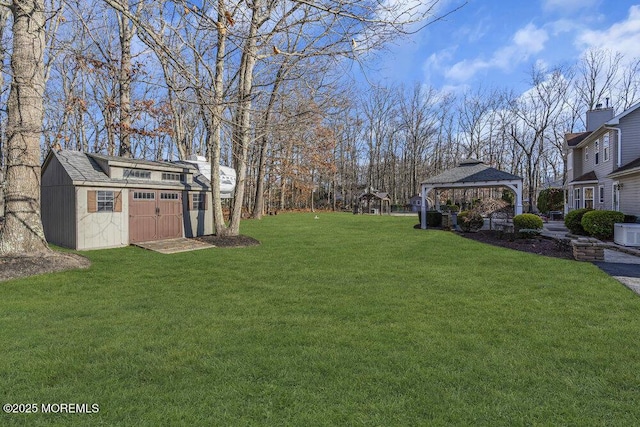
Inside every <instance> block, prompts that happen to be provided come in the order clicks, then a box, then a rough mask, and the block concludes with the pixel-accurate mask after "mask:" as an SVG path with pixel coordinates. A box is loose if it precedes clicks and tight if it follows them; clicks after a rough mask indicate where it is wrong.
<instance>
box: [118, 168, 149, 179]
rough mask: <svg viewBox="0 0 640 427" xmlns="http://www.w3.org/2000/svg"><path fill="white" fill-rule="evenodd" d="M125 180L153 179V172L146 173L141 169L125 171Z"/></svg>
mask: <svg viewBox="0 0 640 427" xmlns="http://www.w3.org/2000/svg"><path fill="white" fill-rule="evenodd" d="M124 177H125V178H138V179H151V171H145V170H140V169H125V170H124Z"/></svg>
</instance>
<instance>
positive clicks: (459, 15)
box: [368, 0, 640, 92]
mask: <svg viewBox="0 0 640 427" xmlns="http://www.w3.org/2000/svg"><path fill="white" fill-rule="evenodd" d="M441 3H442V4H441V7H442V8H443V9H447V8H451V7H453V6H455V5H456V4H460V3H461V0H441ZM589 48H608V49H612V50H618V51H620V52H621V53H623V54H624V55H625V58H626V59H628V60H630V59H632V58H633V57H636V58H640V2H637V1H636V2H634V1H628V0H536V1H531V0H529V1H527V0H510V1H506V0H469V2H468V4H467V5H466V6H464V7H463V8H462V9H461V10H459V11H458V12H456V13H454V14H452V15H450V16H449V17H447V18H446V19H445V20H443V21H439V22H436V23H434V24H432V25H431V26H429V27H427V28H426V29H425V30H423V31H422V32H420V33H418V34H416V35H413V36H411V37H410V38H408V39H406V40H402V42H400V43H397V44H396V45H394V46H391V47H390V52H385V53H384V54H382V55H381V57H380V58H379V62H378V63H377V64H376V65H375V68H376V69H377V70H378V71H373V70H372V71H370V72H369V73H368V75H369V77H370V78H372V79H374V80H375V81H380V82H382V83H384V82H388V83H391V82H405V83H407V84H412V83H414V82H419V83H424V84H430V85H432V86H433V87H434V88H437V89H449V90H453V91H456V92H457V91H461V90H464V89H465V88H476V87H479V86H483V87H509V88H513V89H515V90H519V91H524V90H526V88H527V84H526V83H527V79H528V74H527V73H528V71H529V70H530V69H531V66H532V65H533V64H536V63H540V64H543V65H547V66H553V65H559V64H574V63H575V62H576V61H577V60H578V58H579V57H580V56H581V55H582V54H583V53H584V52H585V51H586V50H587V49H589Z"/></svg>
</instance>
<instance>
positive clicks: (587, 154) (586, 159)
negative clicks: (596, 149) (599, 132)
mask: <svg viewBox="0 0 640 427" xmlns="http://www.w3.org/2000/svg"><path fill="white" fill-rule="evenodd" d="M584 161H585V162H588V161H589V146H586V147H584Z"/></svg>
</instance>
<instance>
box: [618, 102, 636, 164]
mask: <svg viewBox="0 0 640 427" xmlns="http://www.w3.org/2000/svg"><path fill="white" fill-rule="evenodd" d="M618 127H619V128H620V129H621V130H622V147H623V150H622V163H621V164H620V166H624V165H626V164H627V163H630V162H632V161H634V160H635V159H637V158H638V157H640V109H638V110H635V111H633V112H632V113H630V114H628V115H627V116H625V117H623V118H621V119H620V125H619V126H618ZM617 155H618V153H617V152H616V156H617Z"/></svg>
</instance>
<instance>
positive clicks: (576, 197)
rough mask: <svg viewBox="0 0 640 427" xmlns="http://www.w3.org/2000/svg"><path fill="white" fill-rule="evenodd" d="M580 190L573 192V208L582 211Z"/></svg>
mask: <svg viewBox="0 0 640 427" xmlns="http://www.w3.org/2000/svg"><path fill="white" fill-rule="evenodd" d="M581 207H582V206H580V189H579V188H576V189H574V190H573V208H574V209H580V208H581Z"/></svg>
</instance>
